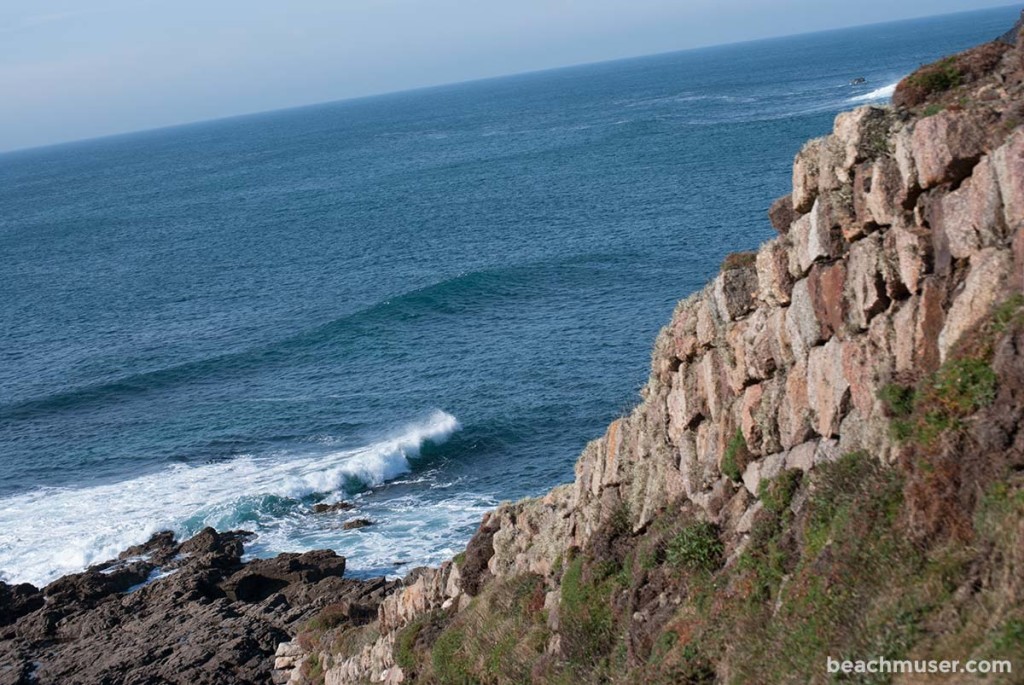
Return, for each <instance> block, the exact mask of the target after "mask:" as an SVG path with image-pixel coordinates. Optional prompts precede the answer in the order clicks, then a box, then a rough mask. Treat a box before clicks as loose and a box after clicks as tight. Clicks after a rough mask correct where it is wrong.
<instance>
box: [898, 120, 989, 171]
mask: <svg viewBox="0 0 1024 685" xmlns="http://www.w3.org/2000/svg"><path fill="white" fill-rule="evenodd" d="M911 147H912V150H913V155H914V165H915V166H916V168H917V177H918V181H919V183H920V185H921V187H922V188H925V189H927V188H931V187H933V186H937V185H939V184H940V183H956V182H958V181H960V180H962V179H963V178H964V177H966V176H967V175H968V174H969V173H970V172H971V169H972V168H973V167H974V165H975V164H976V163H977V161H978V159H980V158H981V155H982V153H983V152H984V148H985V133H984V130H983V129H982V128H981V126H980V124H979V123H978V122H977V119H976V118H975V117H973V116H971V115H970V114H968V113H967V112H963V111H951V110H943V111H942V112H939V113H938V114H935V115H933V116H930V117H925V118H924V119H921V120H920V121H918V122H917V124H916V125H915V126H914V132H913V135H912V138H911Z"/></svg>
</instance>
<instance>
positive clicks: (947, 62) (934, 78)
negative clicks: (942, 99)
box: [909, 57, 963, 94]
mask: <svg viewBox="0 0 1024 685" xmlns="http://www.w3.org/2000/svg"><path fill="white" fill-rule="evenodd" d="M909 80H910V83H911V84H913V85H914V86H916V87H918V88H920V89H921V90H923V91H924V92H925V93H928V94H931V93H941V92H942V91H946V90H949V89H951V88H956V87H957V86H959V85H960V84H961V83H962V82H963V74H961V73H960V70H959V69H958V68H957V66H956V60H954V59H953V58H952V57H947V58H946V59H943V60H940V61H938V62H936V63H935V64H930V65H928V66H927V67H924V68H922V69H919V70H918V71H917V73H915V74H912V75H911V76H910V77H909Z"/></svg>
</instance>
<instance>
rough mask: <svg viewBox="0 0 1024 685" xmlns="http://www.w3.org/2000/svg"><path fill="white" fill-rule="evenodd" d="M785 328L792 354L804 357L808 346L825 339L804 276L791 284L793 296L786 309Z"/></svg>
mask: <svg viewBox="0 0 1024 685" xmlns="http://www.w3.org/2000/svg"><path fill="white" fill-rule="evenodd" d="M786 330H787V332H788V333H789V339H790V342H791V344H792V349H793V354H794V356H795V357H797V358H798V359H802V358H805V357H806V356H807V352H808V350H809V349H810V348H812V347H814V346H815V345H817V344H818V343H820V342H821V341H822V340H824V339H825V335H824V330H823V329H822V325H821V322H820V321H818V317H817V315H816V314H815V309H814V301H813V300H812V299H811V292H810V286H809V284H808V279H806V278H804V279H801V280H799V281H797V282H796V284H795V285H794V286H793V298H792V301H791V302H790V304H789V308H788V309H787V310H786Z"/></svg>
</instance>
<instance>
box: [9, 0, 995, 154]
mask: <svg viewBox="0 0 1024 685" xmlns="http://www.w3.org/2000/svg"><path fill="white" fill-rule="evenodd" d="M1005 4H1006V2H999V1H998V0H997V1H996V2H992V1H985V0H857V1H856V2H850V0H841V1H840V0H688V1H687V0H500V1H499V0H431V1H430V2H427V1H426V0H333V1H332V0H204V1H199V0H3V1H2V2H0V150H11V149H17V148H23V147H31V146H35V145H44V144H49V143H54V142H60V141H66V140H76V139H81V138H90V137H94V136H101V135H107V134H112V133H119V132H125V131H134V130H140V129H147V128H154V127H159V126H167V125H171V124H177V123H184V122H189V121H201V120H204V119H211V118H217V117H224V116H231V115H235V114H244V113H248V112H258V111H264V110H270V109H278V108H283V107H290V106H295V105H303V104H310V103H316V102H324V101H329V100H339V99H344V98H349V97H356V96H360V95H368V94H373V93H381V92H388V91H394V90H402V89H406V88H413V87H417V86H426V85H433V84H440V83H449V82H454V81H464V80H468V79H475V78H482V77H488V76H497V75H501V74H511V73H517V72H523V71H531V70H536V69H544V68H549V67H557V66H563V65H570V64H580V63H585V62H593V61H600V60H607V59H615V58H618V57H627V56H633V55H645V54H653V53H659V52H667V51H670V50H680V49H685V48H690V47H698V46H702V45H711V44H715V43H726V42H734V41H740V40H748V39H752V38H760V37H768V36H779V35H786V34H793V33H803V32H807V31H815V30H820V29H827V28H838V27H842V26H853V25H857V24H867V23H874V22H879V21H887V20H894V19H903V18H909V17H917V16H926V15H933V14H944V13H948V12H956V11H962V10H971V9H981V8H983V7H990V6H999V5H1005Z"/></svg>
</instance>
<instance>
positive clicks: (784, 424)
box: [778, 361, 812, 449]
mask: <svg viewBox="0 0 1024 685" xmlns="http://www.w3.org/2000/svg"><path fill="white" fill-rule="evenodd" d="M778 425H779V442H780V443H781V445H782V448H783V449H789V448H790V447H793V446H795V445H799V444H800V443H802V442H804V441H806V440H808V439H809V438H810V437H811V435H812V431H811V408H810V403H809V400H808V395H807V365H806V363H805V362H803V361H798V362H796V363H795V364H794V365H793V366H792V367H791V368H790V369H789V373H788V374H787V375H786V385H785V391H784V392H783V393H782V396H781V398H780V401H779V413H778Z"/></svg>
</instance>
